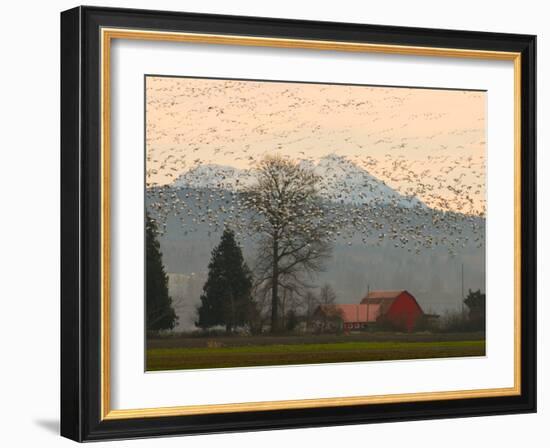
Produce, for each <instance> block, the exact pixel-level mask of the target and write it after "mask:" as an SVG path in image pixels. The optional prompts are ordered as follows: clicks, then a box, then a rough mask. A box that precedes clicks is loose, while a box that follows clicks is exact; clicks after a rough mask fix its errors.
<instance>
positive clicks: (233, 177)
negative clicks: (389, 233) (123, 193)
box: [172, 154, 424, 207]
mask: <svg viewBox="0 0 550 448" xmlns="http://www.w3.org/2000/svg"><path fill="white" fill-rule="evenodd" d="M300 165H301V166H302V167H303V168H304V169H310V170H312V171H313V172H314V173H315V174H316V175H317V176H319V189H318V192H319V195H320V196H321V197H323V198H325V199H327V200H330V201H332V202H337V203H342V204H352V203H353V204H370V205H372V204H389V203H391V204H393V205H398V206H401V207H418V206H421V207H423V206H424V204H423V203H422V202H421V201H420V200H419V199H418V198H416V197H407V196H404V195H402V194H400V193H399V192H398V191H396V190H394V189H392V188H390V187H389V186H387V185H386V184H385V183H384V182H382V181H381V180H379V179H377V178H376V177H374V176H372V175H371V174H370V173H368V172H367V171H366V170H364V169H362V168H361V167H359V166H357V165H356V164H355V163H353V162H352V161H350V160H349V159H347V158H345V157H342V156H338V155H336V154H329V155H327V156H325V157H323V158H321V159H320V160H319V161H317V162H313V161H302V162H300ZM255 182H256V172H255V169H240V168H235V167H231V166H223V165H216V164H205V165H200V166H198V167H196V168H193V169H192V170H189V171H187V172H186V173H184V174H182V175H181V176H180V177H179V178H178V179H176V180H175V181H174V183H173V184H172V186H174V187H177V188H208V189H225V190H229V191H237V190H239V189H241V188H245V187H247V186H250V185H253V184H254V183H255Z"/></svg>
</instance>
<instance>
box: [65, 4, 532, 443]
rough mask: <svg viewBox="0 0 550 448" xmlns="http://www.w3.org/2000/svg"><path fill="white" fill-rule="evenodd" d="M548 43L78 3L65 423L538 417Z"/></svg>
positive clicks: (133, 428) (71, 77)
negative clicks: (540, 111) (542, 107)
mask: <svg viewBox="0 0 550 448" xmlns="http://www.w3.org/2000/svg"><path fill="white" fill-rule="evenodd" d="M535 43H536V39H535V36H530V35H516V34H496V33H486V32H472V31H450V30H436V29H419V28H403V27H392V26H378V25H376V26H373V25H360V24H348V23H329V22H309V21H294V20H282V19H267V18H252V17H231V16H216V15H204V14H188V13H176V12H161V11H142V10H123V9H109V8H96V7H78V8H75V9H72V10H69V11H65V12H63V13H62V14H61V62H62V65H61V106H62V107H61V109H62V115H61V170H62V179H61V180H62V191H61V198H62V216H61V224H62V228H61V232H62V248H61V249H62V262H61V270H62V293H61V302H62V303H61V312H62V328H61V350H62V360H61V413H62V415H61V433H62V435H64V436H66V437H69V438H71V439H74V440H77V441H88V440H99V439H117V438H133V437H149V436H159V435H176V434H194V433H208V432H221V431H224V432H226V431H244V430H257V429H277V428H294V427H307V426H322V425H337V424H354V423H369V422H385V421H398V420H412V419H430V418H444V417H460V416H476V415H490V414H491V415H495V414H506V413H522V412H535V410H536V337H535V336H536V309H535V308H536V249H535V248H536V244H535V243H536V225H535V224H536V209H535V207H536V205H535V204H536V201H535V194H536V193H535V185H536V182H535V129H536V126H535V125H536V120H535V103H536V100H535V88H536V84H535V73H536V70H535Z"/></svg>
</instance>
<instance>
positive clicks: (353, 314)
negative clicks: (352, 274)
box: [313, 290, 425, 332]
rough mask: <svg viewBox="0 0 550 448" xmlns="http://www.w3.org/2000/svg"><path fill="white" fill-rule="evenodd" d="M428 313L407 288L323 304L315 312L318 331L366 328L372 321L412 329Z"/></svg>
mask: <svg viewBox="0 0 550 448" xmlns="http://www.w3.org/2000/svg"><path fill="white" fill-rule="evenodd" d="M422 316H425V314H424V312H423V311H422V308H421V307H420V305H419V304H418V302H417V301H416V299H415V298H414V296H413V295H412V294H411V293H409V292H408V291H405V290H399V291H371V292H369V294H367V296H366V297H364V298H363V299H362V300H361V302H360V303H357V304H356V303H350V304H334V305H320V306H319V307H318V308H317V310H316V311H315V313H314V316H313V317H314V322H315V327H316V328H317V330H321V331H333V330H344V331H352V330H363V329H365V328H368V327H369V326H372V325H373V324H379V325H386V326H389V327H391V328H393V329H395V330H399V331H408V332H410V331H412V330H413V329H414V328H415V326H416V324H417V322H418V319H420V318H421V317H422Z"/></svg>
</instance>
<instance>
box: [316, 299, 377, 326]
mask: <svg viewBox="0 0 550 448" xmlns="http://www.w3.org/2000/svg"><path fill="white" fill-rule="evenodd" d="M319 308H320V309H321V311H323V312H324V313H326V314H327V315H332V316H339V317H341V318H342V320H343V321H344V322H345V323H347V322H362V323H368V322H376V319H377V318H378V316H379V315H380V305H371V304H369V305H366V304H356V303H351V304H347V303H346V304H337V305H336V304H335V305H321V306H320V307H319Z"/></svg>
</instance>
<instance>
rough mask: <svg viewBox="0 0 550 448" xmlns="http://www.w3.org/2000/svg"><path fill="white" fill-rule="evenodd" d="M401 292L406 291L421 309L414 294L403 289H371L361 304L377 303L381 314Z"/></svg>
mask: <svg viewBox="0 0 550 448" xmlns="http://www.w3.org/2000/svg"><path fill="white" fill-rule="evenodd" d="M403 293H406V294H408V295H409V296H411V297H412V299H413V300H414V301H415V302H416V304H417V305H418V308H420V309H421V310H422V307H421V306H420V305H419V304H418V302H417V300H416V299H415V298H414V296H413V295H412V294H411V293H410V292H409V291H407V290H405V289H397V290H391V291H383V290H378V291H371V292H369V293H368V294H367V295H366V296H365V298H364V299H363V300H361V304H363V305H366V304H369V305H379V306H380V312H381V313H382V314H385V313H386V312H387V311H388V310H389V309H390V307H391V306H392V304H393V302H394V301H395V299H397V298H398V297H399V296H400V295H401V294H403Z"/></svg>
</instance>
